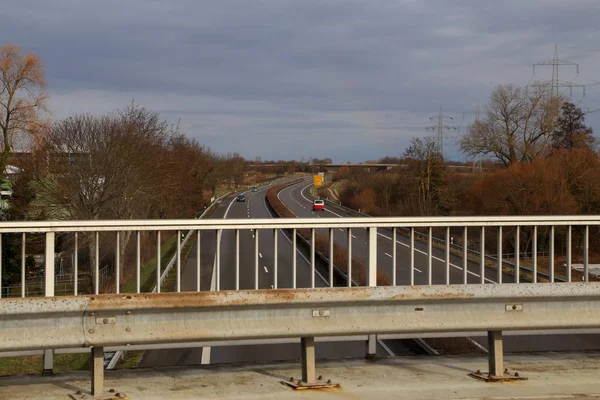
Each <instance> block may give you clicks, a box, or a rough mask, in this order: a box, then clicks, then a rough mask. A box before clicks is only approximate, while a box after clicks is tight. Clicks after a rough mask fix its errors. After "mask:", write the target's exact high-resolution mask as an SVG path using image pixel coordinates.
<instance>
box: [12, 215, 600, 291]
mask: <svg viewBox="0 0 600 400" xmlns="http://www.w3.org/2000/svg"><path fill="white" fill-rule="evenodd" d="M598 225H600V216H554V217H451V218H448V217H433V218H429V217H428V218H425V217H419V218H404V217H394V218H330V219H326V218H320V219H317V220H315V219H269V220H256V219H247V220H146V221H50V222H48V221H39V222H29V221H27V222H3V223H1V224H0V235H3V234H18V235H22V237H23V240H22V246H25V243H26V240H25V238H26V236H27V235H29V234H36V235H39V234H40V233H43V235H44V242H45V253H46V257H45V269H44V294H45V295H46V296H54V285H55V276H54V254H55V251H56V249H55V247H56V246H55V241H56V237H57V235H60V236H61V238H62V239H64V238H65V237H66V236H68V237H70V238H71V239H72V240H71V242H72V243H74V245H73V248H72V249H71V251H72V252H73V253H74V254H73V259H74V260H78V251H79V246H78V245H77V243H78V236H81V234H82V233H85V234H86V236H87V237H92V240H93V247H94V251H95V253H96V254H98V253H99V252H100V248H99V246H100V244H99V240H98V237H99V235H100V234H103V235H104V236H106V235H114V243H115V244H114V247H113V246H108V247H109V248H110V247H112V248H113V249H115V250H114V251H115V260H116V261H115V265H114V275H113V276H114V279H115V285H114V292H115V293H119V286H120V282H119V278H120V276H121V273H120V268H122V263H121V262H120V261H119V258H120V248H119V246H118V243H119V242H118V240H119V236H120V234H121V233H123V232H127V231H129V232H133V235H132V237H133V238H135V240H136V246H135V248H136V257H135V258H136V260H137V261H136V262H135V265H134V266H133V267H134V269H135V276H136V282H137V284H136V290H135V292H137V293H139V292H140V291H141V288H140V280H139V278H140V273H141V271H140V269H141V265H142V264H141V261H140V234H141V233H142V232H146V233H148V232H151V233H152V235H153V236H155V237H156V238H157V240H158V241H159V239H160V235H161V233H162V232H165V231H171V232H177V235H178V237H181V235H182V232H186V233H188V234H187V235H186V236H187V237H186V239H190V240H191V239H193V240H195V241H198V239H199V238H200V234H201V232H213V238H214V241H213V242H209V243H206V244H204V245H200V246H197V254H196V256H197V257H196V258H197V265H196V269H197V271H198V272H199V271H200V269H201V266H200V258H201V257H200V254H201V253H202V252H204V251H209V252H213V253H214V258H215V260H216V262H215V265H214V274H215V275H216V277H215V278H216V282H215V290H225V289H227V290H236V289H240V287H241V286H240V269H251V270H252V271H251V272H252V274H253V275H254V279H253V280H252V282H244V283H243V284H242V287H245V288H248V289H251V288H253V289H262V288H270V286H264V285H263V284H262V283H261V281H263V279H262V278H261V279H259V276H261V270H263V265H265V263H267V261H264V260H263V253H270V257H268V258H269V260H270V261H268V262H269V263H270V265H268V266H266V265H265V267H270V268H272V272H267V274H268V275H269V277H270V278H269V279H270V280H271V282H270V284H272V285H273V287H272V288H274V289H277V288H296V287H309V288H314V287H316V282H317V280H316V279H315V278H316V277H317V276H318V271H317V270H316V260H315V257H314V255H315V254H316V252H317V248H316V246H317V245H318V243H317V242H318V241H319V240H325V241H328V243H329V245H331V243H332V242H333V241H335V242H338V243H342V244H344V246H345V247H344V248H345V249H346V251H347V250H349V249H352V250H351V251H352V256H355V257H358V258H361V259H362V261H363V262H364V264H365V266H366V271H365V273H366V277H365V280H364V282H363V284H362V286H376V282H377V280H376V279H377V272H378V270H379V271H385V272H387V273H389V275H390V278H392V279H391V284H392V285H393V286H394V285H399V284H408V285H419V284H425V285H431V284H446V285H448V284H451V283H462V284H466V283H503V282H504V281H505V277H504V276H503V270H506V264H507V263H506V261H504V260H501V259H500V260H499V259H493V261H494V263H495V265H494V263H490V262H489V261H490V259H489V258H488V255H486V253H485V249H484V248H483V246H480V249H479V251H478V252H477V253H475V254H476V255H477V260H476V261H474V260H473V257H472V254H471V255H470V254H468V253H465V252H462V255H461V256H462V260H461V262H460V263H457V262H456V257H458V256H457V255H456V254H452V255H451V253H450V250H451V249H453V250H462V248H460V247H459V248H458V249H457V248H456V247H454V246H453V245H450V246H449V245H448V243H449V242H450V240H449V237H450V229H451V228H454V229H456V228H460V229H461V230H462V233H463V234H462V241H463V243H468V239H469V236H470V235H469V229H472V230H475V231H476V232H477V233H476V237H477V238H478V239H479V242H480V243H485V236H486V234H493V235H494V236H495V237H496V238H497V249H496V251H494V254H495V255H496V254H503V252H502V243H503V241H504V235H503V232H505V231H506V230H507V229H510V230H511V231H513V232H512V233H511V235H512V236H513V238H514V243H515V244H514V248H515V249H516V251H515V253H516V254H514V257H515V259H516V260H519V262H516V263H515V265H514V267H513V268H512V269H513V271H512V272H511V275H513V276H514V279H513V281H514V282H516V283H518V282H519V281H520V279H521V272H523V271H521V270H524V269H525V268H524V267H523V266H521V263H522V261H521V260H522V257H521V254H520V252H519V251H518V250H519V249H520V248H521V243H520V234H522V232H525V231H527V232H528V234H529V235H531V237H532V238H533V239H532V246H533V247H534V251H533V254H532V256H531V265H530V266H529V268H527V269H526V271H528V272H529V271H530V272H531V276H530V280H531V281H532V282H537V281H538V277H540V276H541V274H542V272H541V271H539V270H538V262H537V257H536V251H535V246H536V242H537V235H538V228H539V227H546V229H547V231H548V242H549V247H550V250H549V252H548V254H549V256H548V258H549V262H548V265H547V268H545V269H547V271H545V272H544V273H543V276H544V277H545V278H546V279H547V280H548V281H550V282H555V281H558V280H559V279H558V278H560V279H561V280H564V281H566V282H570V281H571V280H572V272H571V268H565V270H564V271H561V276H560V277H558V276H557V274H556V269H557V268H558V267H557V266H555V264H556V263H555V248H554V247H555V246H554V243H555V238H556V236H557V233H558V232H559V231H560V236H561V241H562V242H564V246H565V247H564V251H565V253H566V263H565V264H566V265H567V266H570V265H571V261H572V257H573V245H572V237H573V229H574V227H577V231H578V232H580V236H581V238H580V239H581V241H582V243H583V246H582V249H581V253H582V254H581V258H582V259H583V265H584V268H583V280H584V281H586V282H587V281H588V280H589V273H588V272H589V268H588V266H589V236H590V235H589V231H590V227H596V226H598ZM433 229H436V230H442V231H445V241H444V246H443V247H444V249H443V250H440V249H434V248H433V240H434V239H433V233H432V232H433ZM301 230H303V231H305V232H306V234H305V236H304V237H305V238H306V239H307V240H308V243H309V244H310V250H309V257H304V256H303V255H302V253H300V252H299V251H298V248H297V240H296V238H297V234H298V233H299V232H300V231H301ZM265 231H267V236H265ZM268 231H270V234H269V233H268ZM283 231H285V232H288V233H289V234H288V235H283ZM400 231H406V232H408V235H407V236H406V237H405V236H403V235H400V234H399V232H400ZM420 231H425V232H426V233H422V232H420ZM231 232H232V234H230V233H231ZM389 232H391V235H389ZM226 234H229V236H228V237H227V240H226V241H225V242H224V239H223V237H224V235H226ZM417 235H421V237H422V238H423V239H424V242H425V243H416V241H415V238H416V237H417ZM250 237H251V238H250ZM263 237H264V238H265V239H263ZM280 238H281V239H282V240H283V241H282V242H281V243H282V244H280V243H279V242H280V240H279V239H280ZM313 238H314V239H315V240H311V239H313ZM240 239H241V241H242V242H244V243H245V247H244V249H243V251H242V252H240V242H241V241H240ZM285 240H287V241H288V242H289V243H287V242H284V241H285ZM354 241H356V244H354ZM62 242H65V240H62ZM104 242H106V240H104ZM248 242H251V245H248ZM263 242H264V243H263ZM265 243H266V244H267V245H268V247H269V248H267V249H265ZM288 244H291V245H292V247H291V248H290V247H289V245H288ZM284 245H285V250H286V251H287V252H288V253H291V254H287V255H285V257H286V259H288V260H291V262H290V263H289V265H287V264H286V265H283V264H282V263H280V262H278V260H279V258H281V257H282V250H281V249H282V248H283V247H282V246H284ZM359 245H360V246H362V247H357V246H359ZM400 249H402V254H403V255H402V259H401V258H400V255H399V254H400V251H399V250H400ZM61 250H62V251H63V252H64V251H65V249H61ZM181 250H182V243H181V241H179V240H178V242H177V249H176V253H175V256H174V257H173V263H172V264H171V265H169V270H170V269H171V268H170V267H171V266H172V268H173V269H174V273H175V274H176V282H175V291H176V292H180V291H184V290H185V291H190V290H191V291H200V276H201V274H200V273H198V274H197V275H198V276H197V278H198V279H197V280H196V285H194V287H192V288H190V287H188V288H186V289H182V287H181V271H182V261H181V257H180V254H181ZM406 250H407V251H408V253H407V252H406ZM21 251H22V252H24V249H23V248H22V249H21ZM103 251H104V252H106V249H103ZM378 251H379V253H378ZM440 251H441V253H440ZM156 252H157V254H156V256H157V259H160V257H161V254H160V253H161V250H160V246H157V247H156ZM382 253H385V255H386V256H387V257H389V261H387V260H386V259H384V260H382V259H381V258H378V254H379V256H382ZM223 254H228V255H229V257H228V258H227V260H225V259H224V256H223ZM273 255H277V257H273ZM232 256H233V257H232ZM301 256H302V257H304V258H306V260H305V264H308V266H307V267H308V268H309V271H308V274H309V275H310V279H309V282H308V283H307V282H306V281H305V282H304V283H302V284H299V282H298V280H297V278H298V274H299V271H298V267H297V266H298V263H299V261H301V260H300V257H301ZM470 256H471V257H470ZM452 257H454V259H452ZM329 259H330V260H329V266H328V267H329V271H327V272H328V275H329V277H331V276H332V272H331V271H332V270H333V268H335V267H340V269H342V270H347V269H351V268H352V265H350V264H351V263H348V265H347V266H346V265H338V264H336V259H335V255H334V254H330V257H329ZM94 260H95V263H94V264H93V265H88V266H87V269H89V270H90V271H89V272H90V274H91V276H92V281H93V282H94V283H95V284H94V287H93V290H92V292H93V293H94V294H99V293H100V284H99V282H100V279H98V278H99V277H100V258H99V257H98V256H96V257H95V258H94ZM434 266H435V268H434ZM210 267H212V265H211V266H210ZM78 268H79V270H80V271H81V272H83V270H82V268H83V266H78V265H77V262H76V263H75V269H76V270H77V269H78ZM281 268H285V269H286V271H288V270H291V271H292V273H291V275H290V273H287V272H286V276H287V277H288V278H289V280H287V281H285V282H284V281H282V280H281V279H278V275H279V272H280V269H281ZM493 268H495V273H492V272H491V270H492V269H493ZM434 269H435V270H436V279H433V270H434ZM440 269H441V271H440ZM12 272H13V275H14V271H12ZM20 272H21V277H22V278H23V277H24V273H25V263H24V261H23V260H21V271H20ZM76 272H77V271H75V273H76ZM86 272H87V271H86ZM164 272H165V271H164V270H163V273H164ZM245 272H247V271H245ZM417 272H418V273H419V274H421V275H420V276H425V277H426V279H425V280H422V279H420V280H415V276H416V273H417ZM458 272H460V274H457V273H458ZM505 272H506V271H505ZM400 273H404V274H406V275H408V277H409V279H407V280H404V281H403V282H398V279H397V278H398V277H399V274H400ZM0 274H2V265H1V263H0ZM162 275H163V274H161V269H160V268H156V277H155V280H156V282H157V283H158V285H157V291H160V282H161V281H162V279H161V278H163V279H164V277H163V276H162ZM245 275H246V276H247V275H248V274H247V273H246V274H245ZM304 275H306V271H304ZM442 275H443V278H444V279H441V278H440V276H442ZM223 277H231V278H233V279H228V282H230V283H228V284H225V283H222V282H221V278H223ZM473 277H475V278H477V279H475V280H473ZM326 280H327V279H326ZM259 283H261V284H259ZM17 284H19V283H17ZM20 285H21V289H22V290H21V297H27V292H26V288H25V285H26V280H25V279H21V281H20ZM346 285H348V286H351V282H350V280H348V282H346ZM327 286H333V282H332V281H331V279H329V280H328V282H327ZM73 288H74V290H73V294H77V284H76V282H75V281H74V282H73ZM0 296H1V293H0Z"/></svg>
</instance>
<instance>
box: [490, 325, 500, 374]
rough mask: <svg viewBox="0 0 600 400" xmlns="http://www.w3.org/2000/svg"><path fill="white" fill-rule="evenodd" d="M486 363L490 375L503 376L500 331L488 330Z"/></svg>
mask: <svg viewBox="0 0 600 400" xmlns="http://www.w3.org/2000/svg"><path fill="white" fill-rule="evenodd" d="M488 365H489V374H490V375H492V376H499V377H501V376H504V350H503V348H502V331H488Z"/></svg>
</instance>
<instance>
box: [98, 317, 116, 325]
mask: <svg viewBox="0 0 600 400" xmlns="http://www.w3.org/2000/svg"><path fill="white" fill-rule="evenodd" d="M116 323H117V317H96V325H114V324H116Z"/></svg>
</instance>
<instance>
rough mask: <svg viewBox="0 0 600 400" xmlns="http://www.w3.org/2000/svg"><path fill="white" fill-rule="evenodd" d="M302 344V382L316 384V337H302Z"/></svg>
mask: <svg viewBox="0 0 600 400" xmlns="http://www.w3.org/2000/svg"><path fill="white" fill-rule="evenodd" d="M300 345H301V346H302V382H304V383H308V384H314V383H316V381H317V376H316V375H317V374H316V366H315V338H314V337H312V336H309V337H303V338H301V339H300Z"/></svg>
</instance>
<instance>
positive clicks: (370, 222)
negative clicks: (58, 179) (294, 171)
mask: <svg viewBox="0 0 600 400" xmlns="http://www.w3.org/2000/svg"><path fill="white" fill-rule="evenodd" d="M256 225H261V226H264V227H265V229H269V228H271V229H273V228H277V229H280V228H303V227H310V228H312V227H315V228H321V227H322V228H327V227H334V228H337V227H352V228H360V227H364V228H366V227H382V228H385V227H393V226H404V227H414V228H421V227H434V228H435V227H465V226H467V227H481V226H486V227H487V226H545V225H547V226H569V225H573V226H578V225H582V226H583V225H600V215H554V216H477V217H370V218H366V217H365V218H362V217H355V218H319V219H317V220H315V219H313V218H293V219H292V218H282V219H227V220H216V219H215V220H210V219H209V220H197V219H166V220H160V219H158V220H102V221H18V222H15V221H9V222H0V233H16V232H18V233H23V232H24V233H32V232H39V233H42V232H82V231H84V232H101V231H108V232H116V231H132V230H139V231H149V230H165V231H167V230H184V229H200V230H205V229H206V230H209V229H223V228H224V227H226V228H229V229H246V228H249V227H252V226H256Z"/></svg>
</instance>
